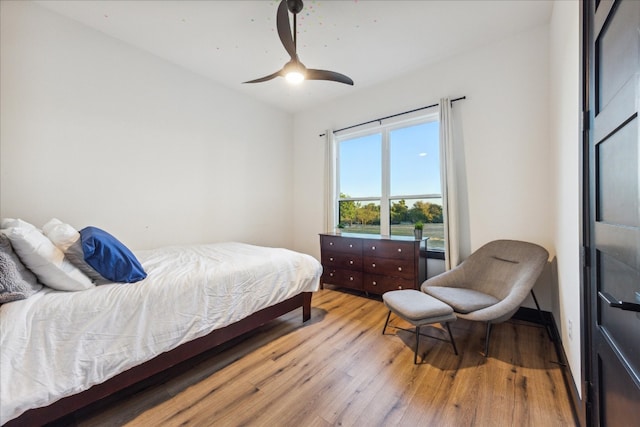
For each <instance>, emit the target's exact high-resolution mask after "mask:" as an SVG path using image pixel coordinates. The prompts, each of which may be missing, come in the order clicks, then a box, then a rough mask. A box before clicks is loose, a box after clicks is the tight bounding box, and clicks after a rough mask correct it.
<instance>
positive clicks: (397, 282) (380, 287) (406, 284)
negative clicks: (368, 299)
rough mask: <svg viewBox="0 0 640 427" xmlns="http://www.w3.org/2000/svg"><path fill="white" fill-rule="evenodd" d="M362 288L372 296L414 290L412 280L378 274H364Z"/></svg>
mask: <svg viewBox="0 0 640 427" xmlns="http://www.w3.org/2000/svg"><path fill="white" fill-rule="evenodd" d="M363 286H364V290H365V291H366V292H371V293H374V294H383V293H385V292H388V291H395V290H398V289H415V286H414V283H413V280H409V279H402V278H398V277H389V276H380V275H378V274H365V275H364V283H363Z"/></svg>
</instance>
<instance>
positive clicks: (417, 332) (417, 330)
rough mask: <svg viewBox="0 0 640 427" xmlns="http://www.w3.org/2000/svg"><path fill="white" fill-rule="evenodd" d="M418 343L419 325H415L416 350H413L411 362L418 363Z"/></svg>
mask: <svg viewBox="0 0 640 427" xmlns="http://www.w3.org/2000/svg"><path fill="white" fill-rule="evenodd" d="M419 344H420V326H416V350H415V351H414V352H413V364H414V365H417V364H418V345H419Z"/></svg>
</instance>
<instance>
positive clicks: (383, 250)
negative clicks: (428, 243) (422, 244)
mask: <svg viewBox="0 0 640 427" xmlns="http://www.w3.org/2000/svg"><path fill="white" fill-rule="evenodd" d="M418 245H419V242H398V241H391V240H366V241H365V242H364V244H363V245H362V253H363V255H364V256H370V257H381V258H395V259H400V258H412V257H413V256H415V253H416V252H417V248H419V246H418Z"/></svg>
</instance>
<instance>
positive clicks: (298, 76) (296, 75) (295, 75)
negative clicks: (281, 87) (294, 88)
mask: <svg viewBox="0 0 640 427" xmlns="http://www.w3.org/2000/svg"><path fill="white" fill-rule="evenodd" d="M284 78H285V79H287V81H288V82H289V83H291V84H294V85H298V84H300V83H302V82H303V81H304V74H303V73H301V72H300V71H289V72H288V73H287V74H286V75H285V76H284Z"/></svg>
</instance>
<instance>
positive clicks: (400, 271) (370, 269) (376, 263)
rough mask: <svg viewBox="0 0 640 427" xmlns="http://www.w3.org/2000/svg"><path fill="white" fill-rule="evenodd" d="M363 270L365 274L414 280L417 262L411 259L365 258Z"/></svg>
mask: <svg viewBox="0 0 640 427" xmlns="http://www.w3.org/2000/svg"><path fill="white" fill-rule="evenodd" d="M362 270H363V271H364V272H365V273H371V274H383V275H385V276H392V277H400V278H404V279H414V278H415V277H416V272H415V261H414V259H413V258H409V259H389V258H374V257H364V259H363V262H362Z"/></svg>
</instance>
